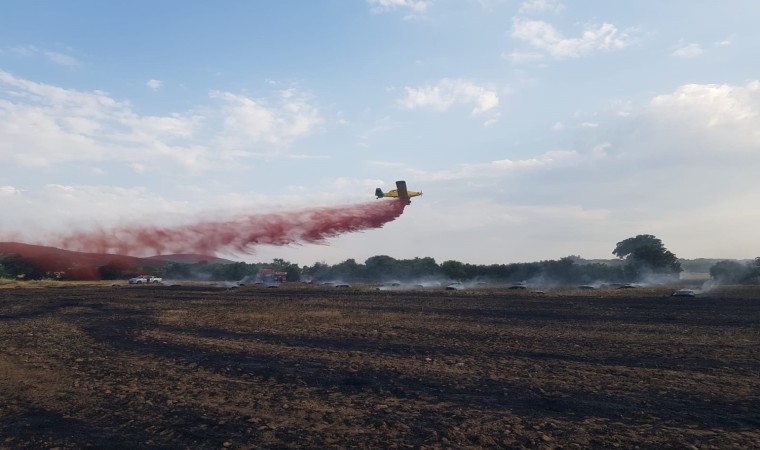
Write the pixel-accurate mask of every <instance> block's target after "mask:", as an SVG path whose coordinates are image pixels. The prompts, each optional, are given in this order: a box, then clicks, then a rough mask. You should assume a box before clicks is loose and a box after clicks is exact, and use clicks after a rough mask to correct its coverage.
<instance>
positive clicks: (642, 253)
mask: <svg viewBox="0 0 760 450" xmlns="http://www.w3.org/2000/svg"><path fill="white" fill-rule="evenodd" d="M612 254H613V255H615V256H617V257H618V258H620V259H624V260H625V261H626V270H627V271H628V272H629V274H630V275H631V276H632V277H633V278H638V277H641V276H643V275H645V274H647V273H655V274H667V275H672V274H678V273H680V272H681V270H682V269H681V263H679V262H678V258H677V257H676V255H674V254H673V252H671V251H670V250H668V249H667V248H665V246H664V245H663V244H662V241H661V240H660V239H658V238H656V237H655V236H653V235H651V234H640V235H638V236H636V237H632V238H628V239H625V240H623V241H620V242H618V243H617V245H616V246H615V249H614V250H613V251H612Z"/></svg>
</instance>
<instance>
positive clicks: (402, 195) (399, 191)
mask: <svg viewBox="0 0 760 450" xmlns="http://www.w3.org/2000/svg"><path fill="white" fill-rule="evenodd" d="M419 195H422V192H415V191H407V190H406V181H403V180H399V181H397V182H396V189H394V190H392V191H388V192H383V190H382V189H380V188H377V189H375V196H376V197H377V198H383V197H394V198H398V199H399V200H405V201H406V204H407V205H411V204H412V201H411V200H409V199H410V198H411V197H417V196H419Z"/></svg>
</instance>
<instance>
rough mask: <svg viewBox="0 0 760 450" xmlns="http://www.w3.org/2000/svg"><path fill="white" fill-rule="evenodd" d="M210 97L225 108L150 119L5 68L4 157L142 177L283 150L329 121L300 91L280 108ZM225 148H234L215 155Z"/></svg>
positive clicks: (1, 85)
mask: <svg viewBox="0 0 760 450" xmlns="http://www.w3.org/2000/svg"><path fill="white" fill-rule="evenodd" d="M210 95H211V97H212V99H215V100H222V106H221V107H220V108H218V109H211V108H206V110H205V111H204V115H199V114H197V113H192V112H187V113H174V114H170V115H165V116H148V115H140V114H137V113H136V112H135V111H134V110H133V109H132V106H131V105H130V103H129V102H127V101H120V100H116V99H114V98H113V97H112V96H110V95H109V94H107V93H105V92H102V91H90V92H84V91H77V90H73V89H64V88H61V87H57V86H53V85H49V84H43V83H37V82H33V81H29V80H25V79H22V78H18V77H16V76H14V75H12V74H10V73H8V72H4V71H0V157H2V158H3V161H4V162H5V163H6V164H20V165H23V166H50V165H53V164H57V163H64V162H73V161H90V162H102V161H116V162H122V163H124V164H125V165H126V166H130V165H131V167H132V168H133V169H135V170H137V171H138V172H140V171H147V170H149V169H151V168H154V167H155V165H156V163H161V162H164V163H178V164H180V165H181V166H182V167H184V168H185V169H186V170H188V171H191V172H197V171H201V170H204V169H207V168H209V167H211V166H213V165H214V163H215V162H217V163H220V162H221V161H222V160H224V159H229V158H233V159H234V158H237V157H241V156H249V155H250V154H251V153H252V152H254V150H255V151H257V152H259V153H261V154H267V153H268V154H272V152H275V153H277V152H283V151H284V150H287V147H288V146H289V145H290V143H292V142H293V141H294V140H296V139H300V138H303V137H305V136H307V135H309V134H310V133H311V132H313V131H314V129H315V128H316V127H317V126H319V125H320V124H321V123H322V122H323V120H322V118H321V117H320V115H319V113H318V111H317V109H316V108H315V107H314V106H312V105H311V104H310V103H309V102H308V99H307V98H306V97H305V96H303V95H299V94H298V93H296V92H295V91H292V90H286V91H282V92H280V93H279V102H278V104H277V106H276V107H274V108H269V107H267V106H265V104H264V103H265V102H263V101H255V100H252V99H249V98H246V97H243V96H237V95H234V94H231V93H222V92H212V93H211V94H210ZM220 143H222V144H229V145H230V147H229V148H227V147H221V148H223V149H224V150H222V151H219V152H212V151H211V149H212V148H214V147H218V146H219V144H220ZM267 145H269V146H272V145H274V146H277V149H276V150H272V149H271V148H267ZM257 146H258V147H257Z"/></svg>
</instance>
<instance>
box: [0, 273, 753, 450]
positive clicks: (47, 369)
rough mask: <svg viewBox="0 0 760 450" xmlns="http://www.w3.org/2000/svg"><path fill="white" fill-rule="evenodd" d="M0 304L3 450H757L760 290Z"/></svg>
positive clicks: (184, 294) (35, 291) (95, 292)
mask: <svg viewBox="0 0 760 450" xmlns="http://www.w3.org/2000/svg"><path fill="white" fill-rule="evenodd" d="M672 291H673V289H672V288H652V289H644V288H639V289H626V290H616V289H609V290H593V291H580V290H567V291H562V290H552V291H546V293H543V294H542V293H536V292H530V291H527V290H525V291H513V290H506V289H505V290H499V289H482V290H473V291H445V290H442V289H440V288H439V289H425V290H395V291H391V290H389V291H377V290H375V289H371V288H369V287H367V288H347V289H339V288H333V287H321V286H304V285H295V286H287V285H283V286H282V287H280V288H278V289H267V288H264V287H258V286H246V287H242V288H238V289H230V290H227V289H221V288H214V287H211V286H200V285H197V286H174V287H169V286H110V285H100V286H98V285H93V286H88V285H71V284H51V285H18V286H15V287H14V286H6V288H4V289H0V399H1V401H0V436H1V437H2V438H1V439H0V448H8V449H11V448H34V449H37V448H46V449H47V448H59V449H64V448H84V447H92V448H130V449H131V448H304V447H306V448H439V447H443V448H478V447H487V448H500V447H501V448H521V447H524V448H588V447H596V448H615V447H620V448H669V447H672V448H700V449H701V448H752V447H758V446H760V288H757V287H753V288H728V287H727V288H723V289H720V290H716V291H713V292H711V293H709V294H705V295H704V296H700V297H697V298H675V297H670V296H669V294H670V293H671V292H672Z"/></svg>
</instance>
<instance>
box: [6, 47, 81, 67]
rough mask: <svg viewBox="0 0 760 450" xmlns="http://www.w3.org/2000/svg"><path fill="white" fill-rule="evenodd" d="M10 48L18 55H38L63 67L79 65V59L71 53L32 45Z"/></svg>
mask: <svg viewBox="0 0 760 450" xmlns="http://www.w3.org/2000/svg"><path fill="white" fill-rule="evenodd" d="M11 50H12V51H13V53H15V54H17V55H20V56H25V57H33V56H36V55H39V56H42V57H44V58H45V59H47V60H48V61H50V62H52V63H54V64H58V65H61V66H65V67H70V68H74V67H79V66H80V65H81V64H80V63H79V61H77V59H76V58H74V57H73V56H71V55H67V54H65V53H61V52H55V51H51V50H45V49H41V48H37V47H35V46H34V45H25V46H19V47H14V48H12V49H11Z"/></svg>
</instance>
